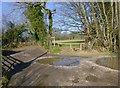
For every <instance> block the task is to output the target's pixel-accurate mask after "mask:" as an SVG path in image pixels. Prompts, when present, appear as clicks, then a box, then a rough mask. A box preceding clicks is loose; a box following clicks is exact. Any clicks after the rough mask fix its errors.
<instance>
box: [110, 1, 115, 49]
mask: <svg viewBox="0 0 120 88" xmlns="http://www.w3.org/2000/svg"><path fill="white" fill-rule="evenodd" d="M111 13H112V19H111V33H110V48H111V50H112V51H113V48H114V47H113V41H112V40H113V36H112V35H113V31H114V8H113V0H111Z"/></svg>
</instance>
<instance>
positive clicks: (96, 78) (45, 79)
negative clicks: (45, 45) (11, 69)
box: [8, 46, 118, 86]
mask: <svg viewBox="0 0 120 88" xmlns="http://www.w3.org/2000/svg"><path fill="white" fill-rule="evenodd" d="M15 51H21V52H19V53H16V54H12V57H15V58H17V59H19V60H21V61H23V62H24V63H28V62H29V61H31V60H34V59H35V58H36V57H39V56H41V55H42V54H44V53H45V52H46V51H44V50H43V49H40V47H38V46H30V47H24V48H19V49H16V50H15ZM50 55H51V54H46V55H43V56H42V57H44V56H50ZM53 56H55V55H53ZM94 60H96V58H92V59H89V58H86V59H85V58H83V59H81V60H80V65H78V66H73V67H72V66H71V67H70V66H52V65H48V64H46V65H45V64H40V63H38V62H36V60H35V61H34V62H32V63H30V64H29V65H28V66H26V67H25V68H23V69H22V70H21V71H19V72H17V73H15V74H14V75H13V76H12V77H11V79H10V82H9V84H8V86H117V85H118V71H117V70H113V69H110V68H107V67H103V66H99V65H97V64H95V63H94Z"/></svg>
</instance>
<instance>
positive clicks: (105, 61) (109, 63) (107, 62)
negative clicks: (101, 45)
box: [96, 57, 118, 70]
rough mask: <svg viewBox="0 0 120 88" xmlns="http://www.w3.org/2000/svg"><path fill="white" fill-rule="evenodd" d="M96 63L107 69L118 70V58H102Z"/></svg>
mask: <svg viewBox="0 0 120 88" xmlns="http://www.w3.org/2000/svg"><path fill="white" fill-rule="evenodd" d="M96 63H97V64H99V65H102V66H105V67H109V68H111V69H115V70H118V58H117V57H110V58H101V59H98V60H96Z"/></svg>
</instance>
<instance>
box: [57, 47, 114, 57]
mask: <svg viewBox="0 0 120 88" xmlns="http://www.w3.org/2000/svg"><path fill="white" fill-rule="evenodd" d="M59 54H61V55H70V56H72V55H76V56H81V57H95V56H115V54H114V53H110V52H100V51H97V50H77V51H74V50H72V49H70V48H69V47H61V52H60V53H59Z"/></svg>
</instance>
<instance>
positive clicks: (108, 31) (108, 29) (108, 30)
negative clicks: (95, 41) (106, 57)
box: [102, 0, 110, 49]
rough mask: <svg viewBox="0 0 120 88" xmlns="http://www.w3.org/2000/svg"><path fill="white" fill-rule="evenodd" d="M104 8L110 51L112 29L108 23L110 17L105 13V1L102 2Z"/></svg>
mask: <svg viewBox="0 0 120 88" xmlns="http://www.w3.org/2000/svg"><path fill="white" fill-rule="evenodd" d="M102 6H103V13H104V16H105V20H106V23H107V40H108V49H109V48H110V28H109V23H108V17H107V14H106V11H105V5H104V0H102Z"/></svg>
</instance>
